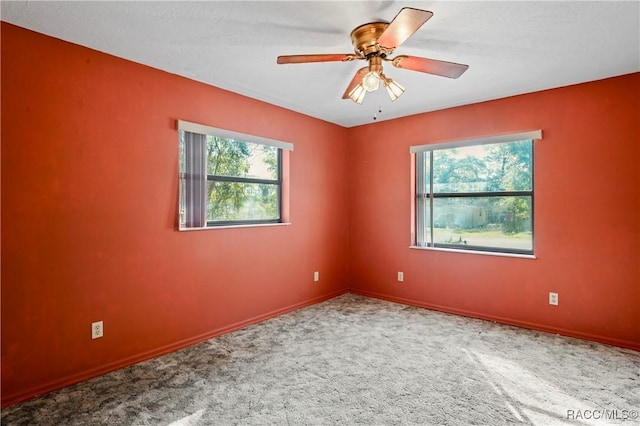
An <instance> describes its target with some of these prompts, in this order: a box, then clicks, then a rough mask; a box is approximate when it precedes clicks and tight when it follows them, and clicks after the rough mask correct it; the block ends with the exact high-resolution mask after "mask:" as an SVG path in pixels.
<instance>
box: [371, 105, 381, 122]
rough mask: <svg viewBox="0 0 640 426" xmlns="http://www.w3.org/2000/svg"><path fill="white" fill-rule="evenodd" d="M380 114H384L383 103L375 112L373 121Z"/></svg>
mask: <svg viewBox="0 0 640 426" xmlns="http://www.w3.org/2000/svg"><path fill="white" fill-rule="evenodd" d="M378 114H382V105H380V106H378V112H374V113H373V121H376V120H377V119H378Z"/></svg>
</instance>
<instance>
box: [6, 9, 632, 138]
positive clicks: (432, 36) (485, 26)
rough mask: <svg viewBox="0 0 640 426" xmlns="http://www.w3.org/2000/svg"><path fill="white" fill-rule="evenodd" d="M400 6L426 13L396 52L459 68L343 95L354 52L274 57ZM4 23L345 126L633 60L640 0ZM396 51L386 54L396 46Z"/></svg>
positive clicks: (399, 75) (401, 74)
mask: <svg viewBox="0 0 640 426" xmlns="http://www.w3.org/2000/svg"><path fill="white" fill-rule="evenodd" d="M405 6H410V7H414V8H420V9H426V10H430V11H432V12H433V13H434V16H433V17H432V18H431V19H430V20H429V21H428V22H427V23H426V24H425V25H424V26H423V27H422V28H421V29H419V30H418V32H416V33H415V34H414V36H413V37H411V38H410V39H409V40H408V41H406V42H405V43H404V44H403V45H402V46H400V47H399V48H398V49H396V52H395V54H406V55H414V56H422V57H428V58H433V59H440V60H445V61H451V62H459V63H464V64H468V65H469V66H470V67H469V70H468V71H467V72H466V73H465V74H463V75H462V76H461V77H460V78H459V79H457V80H452V79H448V78H444V77H438V76H432V75H428V74H423V73H418V72H414V71H408V70H403V69H396V68H394V67H392V66H391V65H390V64H386V65H385V74H387V76H389V77H391V78H393V79H394V80H397V81H398V82H400V83H401V84H402V85H403V86H404V87H405V88H406V92H405V93H404V95H403V96H401V97H400V98H399V99H398V100H397V101H396V102H394V103H391V101H390V100H389V99H388V98H387V96H386V93H385V92H384V90H379V91H378V92H375V93H373V94H368V95H367V98H365V101H364V103H363V104H362V105H357V104H355V103H353V102H352V101H350V100H343V99H341V97H342V93H343V92H344V90H345V88H346V86H347V85H348V83H349V81H350V80H351V78H352V76H353V74H354V73H355V71H356V70H357V69H358V68H360V67H362V66H364V62H361V61H354V62H347V63H341V62H332V63H311V64H291V65H277V64H276V57H277V56H278V55H292V54H302V53H351V52H352V51H353V48H352V46H351V42H350V38H349V34H350V32H351V30H352V29H353V28H355V27H357V26H358V25H361V24H364V23H367V22H372V21H391V20H392V19H393V17H394V16H395V15H396V14H397V13H398V11H399V10H400V9H401V8H402V7H405ZM0 14H1V15H0V16H1V18H2V20H3V21H6V22H9V23H12V24H15V25H18V26H21V27H24V28H28V29H31V30H34V31H37V32H40V33H44V34H47V35H50V36H53V37H56V38H60V39H63V40H67V41H70V42H73V43H77V44H80V45H83V46H87V47H90V48H93V49H96V50H99V51H102V52H106V53H109V54H112V55H115V56H119V57H122V58H126V59H129V60H132V61H135V62H139V63H142V64H146V65H149V66H151V67H155V68H158V69H161V70H165V71H168V72H170V73H174V74H178V75H182V76H185V77H188V78H191V79H194V80H198V81H201V82H205V83H208V84H211V85H213V86H217V87H221V88H224V89H227V90H230V91H233V92H236V93H240V94H243V95H246V96H250V97H252V98H256V99H260V100H263V101H266V102H269V103H272V104H275V105H279V106H283V107H285V108H288V109H292V110H294V111H298V112H301V113H303V114H307V115H310V116H313V117H317V118H320V119H322V120H326V121H329V122H333V123H337V124H340V125H342V126H346V127H351V126H355V125H359V124H365V123H370V122H372V117H373V115H374V113H375V112H376V111H377V110H378V108H379V107H380V106H381V107H382V110H383V112H382V114H379V118H378V120H387V119H391V118H396V117H402V116H406V115H411V114H417V113H421V112H426V111H432V110H437V109H443V108H447V107H452V106H457V105H463V104H469V103H474V102H479V101H484V100H490V99H496V98H502V97H505V96H510V95H516V94H521V93H528V92H533V91H538V90H543V89H548V88H553V87H560V86H566V85H570V84H575V83H581V82H585V81H592V80H598V79H602V78H606V77H611V76H616V75H622V74H628V73H632V72H637V71H640V2H638V1H627V2H612V1H598V2H584V1H579V2H568V1H553V2H552V1H542V2H525V1H504V2H497V1H472V2H462V1H412V2H407V1H359V2H337V1H330V2H307V1H279V2H273V1H257V2H247V1H228V2H211V1H210V2H183V1H180V2H168V1H167V2H148V1H145V2H111V1H109V2H93V1H85V2H35V1H20V2H17V1H15V2H14V1H2V4H1V9H0ZM395 54H394V55H393V56H395Z"/></svg>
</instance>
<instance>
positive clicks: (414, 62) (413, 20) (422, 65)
mask: <svg viewBox="0 0 640 426" xmlns="http://www.w3.org/2000/svg"><path fill="white" fill-rule="evenodd" d="M432 16H433V13H432V12H429V11H428V10H421V9H414V8H411V7H405V8H403V9H401V10H400V12H399V13H398V14H397V15H396V17H395V18H393V20H392V21H391V22H390V23H387V22H371V23H368V24H364V25H360V26H359V27H357V28H356V29H354V30H353V31H351V43H352V44H353V47H354V53H338V54H312V55H285V56H278V61H277V62H278V64H301V63H306V62H348V61H353V60H365V61H367V62H368V63H369V65H368V66H366V67H363V68H360V69H359V70H358V71H356V74H355V76H354V77H353V79H352V80H351V82H350V83H349V85H348V86H347V90H345V92H344V94H343V95H342V99H347V98H349V99H351V100H352V101H354V102H355V103H357V104H361V103H362V101H363V100H364V96H365V95H366V94H367V92H373V91H376V90H378V88H379V87H380V82H382V84H383V86H384V87H385V89H386V90H387V93H388V94H389V97H390V98H391V100H392V101H395V100H396V99H398V97H400V95H402V93H404V90H405V89H404V87H402V86H401V85H400V84H398V83H397V82H396V81H394V80H392V79H390V78H388V77H387V76H385V75H384V74H383V72H382V62H383V61H384V62H391V64H392V65H393V66H394V67H396V68H403V69H408V70H413V71H418V72H423V73H427V74H434V75H439V76H443V77H449V78H458V77H460V76H461V75H462V73H464V72H465V71H466V70H467V68H469V65H463V64H457V63H455V62H446V61H439V60H436V59H428V58H420V57H417V56H407V55H399V56H396V57H395V58H389V56H390V55H391V54H392V53H393V51H394V50H395V49H396V48H397V47H398V46H400V45H401V44H402V43H404V42H405V41H406V40H407V39H408V38H409V37H411V36H412V35H413V33H415V32H416V31H417V30H418V29H419V28H420V27H421V26H422V25H423V24H424V23H425V22H427V21H428V20H429V18H431V17H432Z"/></svg>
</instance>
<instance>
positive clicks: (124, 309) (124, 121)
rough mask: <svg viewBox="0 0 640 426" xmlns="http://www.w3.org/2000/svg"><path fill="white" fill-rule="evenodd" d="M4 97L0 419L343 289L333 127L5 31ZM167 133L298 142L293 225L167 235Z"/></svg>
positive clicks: (338, 137) (340, 188) (170, 173)
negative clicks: (15, 405) (203, 129)
mask: <svg viewBox="0 0 640 426" xmlns="http://www.w3.org/2000/svg"><path fill="white" fill-rule="evenodd" d="M2 89H3V90H2V142H3V143H2V205H3V209H2V403H3V404H4V405H6V404H7V403H11V402H14V401H16V400H20V399H24V398H26V397H29V396H32V395H34V394H37V393H42V392H44V391H47V390H51V389H55V388H59V387H61V386H63V385H66V384H69V383H73V382H77V381H79V380H82V379H85V378H88V377H91V376H94V375H97V374H100V373H103V372H105V371H108V370H111V369H114V368H117V367H119V366H122V365H124V364H129V363H132V362H134V361H137V360H140V359H144V358H148V357H150V356H153V355H156V354H159V353H162V352H166V351H169V350H172V349H175V348H176V347H179V346H184V345H186V344H188V343H192V342H194V341H197V340H201V339H204V338H206V337H209V336H212V335H216V334H219V333H221V332H223V331H226V330H229V329H233V328H237V327H239V326H241V325H242V324H246V323H249V322H254V321H256V320H258V319H260V318H265V317H269V316H272V315H275V314H277V313H280V312H283V311H286V310H290V309H293V308H295V307H299V306H302V305H304V304H309V303H313V302H316V301H319V300H322V299H323V298H328V297H331V296H334V295H336V294H338V293H340V292H344V290H345V289H346V287H347V278H348V268H347V257H348V256H347V255H348V252H347V249H348V247H347V243H348V241H347V236H348V232H347V221H346V219H345V211H346V209H347V203H348V200H347V192H346V188H345V186H344V181H345V180H346V177H347V162H346V160H347V155H346V154H347V151H346V149H347V146H346V132H345V131H344V129H343V128H341V127H339V126H336V125H333V124H329V123H326V122H322V121H319V120H316V119H313V118H310V117H307V116H304V115H301V114H297V113H294V112H291V111H287V110H285V109H282V108H278V107H275V106H272V105H268V104H265V103H262V102H259V101H256V100H252V99H249V98H246V97H242V96H239V95H237V94H233V93H230V92H227V91H224V90H219V89H217V88H214V87H210V86H207V85H204V84H200V83H197V82H194V81H191V80H188V79H185V78H181V77H178V76H175V75H171V74H168V73H164V72H161V71H158V70H155V69H152V68H148V67H145V66H143V65H139V64H135V63H132V62H128V61H125V60H122V59H118V58H115V57H112V56H109V55H105V54H102V53H99V52H96V51H93V50H89V49H86V48H83V47H79V46H77V45H73V44H69V43H65V42H62V41H60V40H56V39H53V38H49V37H46V36H43V35H39V34H36V33H33V32H30V31H27V30H24V29H21V28H18V27H15V26H12V25H8V24H6V23H2ZM176 119H184V120H189V121H193V122H198V123H203V124H207V125H211V126H216V127H221V128H226V129H230V130H234V131H239V132H243V133H248V134H255V135H259V136H264V137H267V138H272V139H279V140H284V141H289V142H293V143H294V144H295V149H294V151H293V152H292V153H291V156H290V166H291V169H290V196H291V197H290V198H291V202H290V206H289V207H290V209H289V211H290V219H291V222H292V224H291V225H290V226H275V227H254V228H246V229H225V230H222V229H220V230H207V231H193V232H178V231H176V211H177V197H178V192H177V181H178V175H177V173H178V171H177V164H178V158H177V154H178V142H177V141H178V139H177V138H178V135H177V132H176V130H175V121H176ZM314 271H319V272H320V282H318V283H314V282H313V272H314ZM99 320H102V321H104V330H105V336H104V337H103V338H101V339H97V340H91V338H90V330H91V327H90V325H91V322H93V321H99Z"/></svg>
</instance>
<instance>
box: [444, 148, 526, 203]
mask: <svg viewBox="0 0 640 426" xmlns="http://www.w3.org/2000/svg"><path fill="white" fill-rule="evenodd" d="M531 159H532V142H531V141H518V142H509V143H498V144H491V145H477V146H469V147H463V148H456V149H447V150H440V151H433V191H434V193H442V192H449V193H457V192H495V191H530V190H531V183H532V179H531V176H532V174H531V171H532V161H531Z"/></svg>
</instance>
